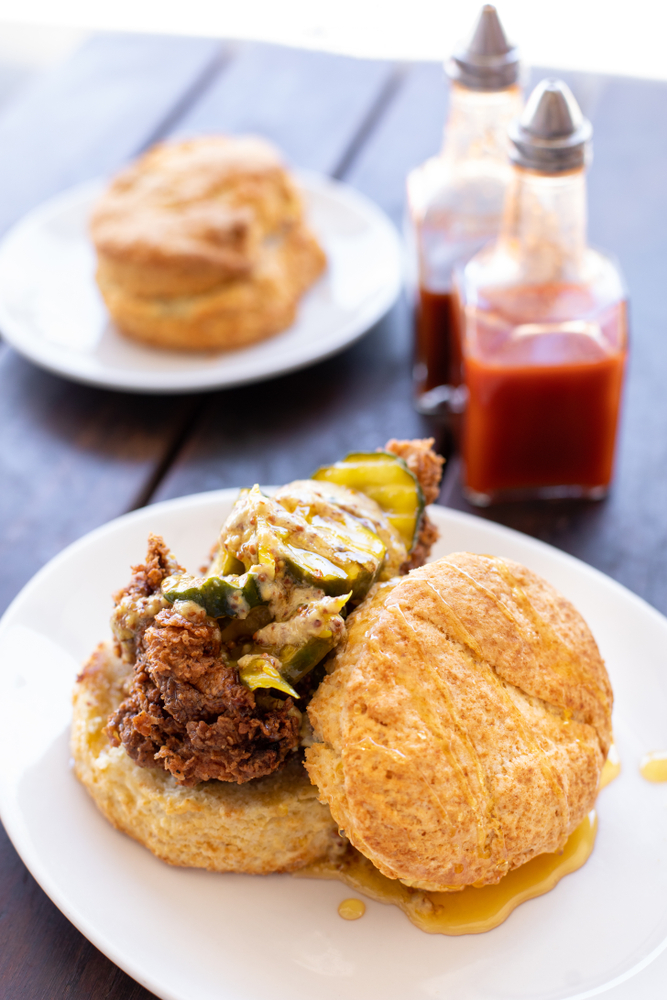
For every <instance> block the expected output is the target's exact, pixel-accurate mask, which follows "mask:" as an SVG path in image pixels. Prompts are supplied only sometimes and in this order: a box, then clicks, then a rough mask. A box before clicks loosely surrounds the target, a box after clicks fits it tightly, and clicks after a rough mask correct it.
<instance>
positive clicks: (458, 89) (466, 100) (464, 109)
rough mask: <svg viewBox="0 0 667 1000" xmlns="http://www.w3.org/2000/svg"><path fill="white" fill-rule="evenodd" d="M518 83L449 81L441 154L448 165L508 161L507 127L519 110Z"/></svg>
mask: <svg viewBox="0 0 667 1000" xmlns="http://www.w3.org/2000/svg"><path fill="white" fill-rule="evenodd" d="M521 106H522V95H521V87H520V86H519V85H518V84H514V86H512V87H508V88H507V89H505V90H469V89H468V88H467V87H462V86H461V84H459V83H452V86H451V96H450V106H449V115H448V117H447V121H446V123H445V130H444V134H443V141H442V150H441V154H440V155H441V157H442V158H443V159H444V160H445V161H447V163H448V165H449V166H452V167H453V166H455V165H456V164H459V163H469V162H470V161H484V160H486V161H495V162H497V163H500V164H503V165H504V164H505V163H506V162H507V129H508V126H509V124H510V122H511V121H512V120H513V119H514V118H516V117H517V116H518V115H519V114H520V113H521Z"/></svg>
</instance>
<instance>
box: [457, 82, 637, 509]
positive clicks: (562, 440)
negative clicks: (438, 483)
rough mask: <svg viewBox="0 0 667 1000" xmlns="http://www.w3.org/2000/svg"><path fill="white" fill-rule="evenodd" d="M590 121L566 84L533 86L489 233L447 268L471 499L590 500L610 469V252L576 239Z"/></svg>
mask: <svg viewBox="0 0 667 1000" xmlns="http://www.w3.org/2000/svg"><path fill="white" fill-rule="evenodd" d="M591 134H592V129H591V126H590V123H589V122H588V121H586V120H585V119H584V118H583V117H582V115H581V112H580V110H579V107H578V105H577V103H576V101H575V99H574V97H573V95H572V93H571V91H570V90H569V88H568V87H567V86H566V84H564V83H562V82H560V81H557V80H556V81H554V80H544V81H543V82H542V83H540V84H539V85H538V86H537V87H536V89H535V90H534V92H533V94H532V95H531V97H530V99H529V101H528V103H527V105H526V108H525V111H524V113H523V115H522V117H521V119H520V120H519V121H517V122H516V123H515V124H514V125H513V126H512V127H511V128H510V139H511V145H510V155H511V159H512V161H513V168H512V171H513V177H512V182H511V185H510V187H509V189H508V192H507V199H506V203H505V210H504V217H503V224H502V229H501V232H500V235H499V237H498V239H497V240H496V241H495V242H494V243H492V244H490V245H488V246H487V247H485V248H484V249H483V250H481V251H480V252H479V253H478V254H476V255H475V256H474V257H473V258H472V259H471V260H470V261H469V262H468V263H467V264H466V265H465V267H464V268H463V269H462V271H461V272H460V273H459V276H458V295H459V298H460V307H461V310H462V346H463V364H464V369H465V384H466V387H467V403H466V411H465V416H464V426H463V441H462V452H463V486H464V492H465V494H466V496H467V497H468V499H469V500H470V501H471V502H472V503H476V504H480V505H486V504H488V503H492V502H496V501H500V500H505V499H514V498H517V499H518V498H526V497H567V496H570V497H587V498H590V499H599V498H601V497H603V496H604V495H605V494H606V493H607V490H608V488H609V484H610V482H611V478H612V470H613V460H614V448H615V441H616V428H617V423H618V413H619V405H620V399H621V389H622V385H623V378H624V372H625V362H626V355H627V338H628V332H627V301H626V295H625V289H624V284H623V280H622V278H621V275H620V273H619V270H618V268H617V266H616V264H615V263H614V262H613V261H612V260H611V259H610V258H609V257H607V256H605V255H604V254H602V253H600V252H599V251H597V250H594V249H592V248H591V247H589V246H588V245H587V242H586V179H585V167H586V161H587V158H588V150H589V146H590V137H591Z"/></svg>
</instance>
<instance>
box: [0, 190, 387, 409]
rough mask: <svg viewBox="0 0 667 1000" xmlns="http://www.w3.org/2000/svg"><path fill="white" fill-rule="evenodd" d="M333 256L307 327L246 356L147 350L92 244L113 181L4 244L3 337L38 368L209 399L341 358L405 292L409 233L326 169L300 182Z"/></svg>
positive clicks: (48, 211) (304, 306)
mask: <svg viewBox="0 0 667 1000" xmlns="http://www.w3.org/2000/svg"><path fill="white" fill-rule="evenodd" d="M298 177H299V182H300V185H301V189H302V192H303V194H304V199H305V203H306V212H307V216H308V219H309V222H310V224H311V225H312V228H313V230H314V232H315V233H316V234H317V236H318V238H319V240H320V242H321V243H322V245H323V247H324V249H325V250H326V253H327V258H328V267H327V270H326V271H325V273H324V275H323V276H322V277H321V278H320V280H319V281H318V282H317V284H315V285H314V286H313V287H312V288H311V289H310V291H309V292H308V293H307V294H306V295H305V297H304V298H303V299H302V301H301V305H300V308H299V314H298V317H297V320H296V322H295V323H294V325H293V326H291V327H290V328H289V329H288V330H284V331H283V332H282V333H279V334H278V335H277V336H275V337H270V338H269V339H268V340H264V341H261V342H260V343H258V344H254V345H252V346H250V347H246V348H243V349H241V350H236V351H225V352H219V351H218V352H207V353H204V354H200V353H197V354H186V353H183V352H180V351H162V350H158V349H157V348H150V347H142V346H141V345H139V344H137V343H134V342H133V341H131V340H128V339H127V338H126V337H123V336H122V335H121V334H120V333H119V332H118V330H117V328H116V327H115V326H114V324H113V323H112V322H111V320H110V319H109V315H108V313H107V311H106V308H105V306H104V303H103V301H102V298H101V296H100V294H99V292H98V290H97V285H96V284H95V279H94V273H95V253H94V250H93V247H92V244H91V242H90V239H89V237H88V217H89V215H90V210H91V206H92V204H93V202H94V200H95V198H96V197H97V195H99V194H100V192H101V191H102V189H103V187H104V184H103V182H101V181H96V182H92V183H88V184H83V185H80V186H79V187H76V188H72V189H71V190H70V191H66V192H65V193H64V194H61V195H58V196H57V197H56V198H53V199H51V200H50V201H48V202H46V203H45V204H43V205H41V206H40V207H39V208H36V209H35V210H34V211H32V212H30V213H29V214H28V215H27V216H26V217H25V218H24V219H22V220H21V222H19V223H18V225H16V226H15V227H14V228H13V229H12V230H11V231H10V232H9V233H8V235H7V236H6V237H5V239H4V241H3V243H2V245H1V246H0V331H2V334H3V335H4V337H5V339H6V340H7V341H9V343H10V344H12V346H13V347H15V348H16V350H17V351H20V353H21V354H24V355H25V356H26V357H27V358H29V359H30V361H34V362H35V364H37V365H41V366H42V367H43V368H48V369H49V370H50V371H53V372H56V374H58V375H64V376H65V377H66V378H70V379H74V380H75V381H77V382H88V383H91V384H93V385H99V386H104V387H105V388H108V389H121V390H124V391H127V392H201V391H203V390H206V389H215V388H221V387H224V386H232V385H240V384H242V383H246V382H258V381H261V380H262V379H266V378H272V377H273V376H274V375H279V374H282V373H284V372H288V371H292V370H294V369H295V368H303V367H305V366H306V365H310V364H313V363H314V362H316V361H320V360H321V359H322V358H326V357H328V356H329V355H331V354H335V353H336V352H337V351H341V350H342V349H343V348H344V347H347V346H348V345H349V344H351V343H352V342H353V341H354V340H356V339H357V338H359V337H361V336H362V334H364V333H365V332H366V331H367V330H369V329H370V328H371V327H372V326H373V324H374V323H376V322H377V321H378V320H379V319H381V318H382V316H384V314H385V313H386V312H387V311H388V310H389V309H390V308H391V306H392V305H393V303H394V301H395V300H396V297H397V296H398V293H399V291H400V288H401V251H400V243H399V238H398V234H397V233H396V230H395V228H394V226H393V225H392V224H391V222H390V221H389V219H388V218H387V217H386V215H385V214H384V213H383V212H382V211H380V209H379V208H377V206H375V205H374V204H373V203H372V202H371V201H369V200H368V199H367V198H364V197H363V196H362V195H360V194H358V193H357V192H355V191H353V190H352V189H351V188H349V187H347V186H346V185H344V184H340V183H338V182H337V181H332V180H328V179H327V178H325V177H320V176H318V175H316V174H308V173H300V174H299V175H298Z"/></svg>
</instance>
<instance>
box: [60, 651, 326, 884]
mask: <svg viewBox="0 0 667 1000" xmlns="http://www.w3.org/2000/svg"><path fill="white" fill-rule="evenodd" d="M130 670H131V667H129V666H128V665H127V664H124V663H122V662H121V660H120V659H119V658H118V657H117V656H116V655H115V654H114V652H113V649H112V646H111V644H102V645H100V646H99V647H98V649H97V650H96V651H95V653H94V654H93V656H92V657H91V658H90V660H89V661H88V663H87V664H86V666H85V667H84V669H83V671H82V673H81V676H80V677H79V679H78V681H77V684H76V687H75V690H74V718H73V723H72V755H73V757H74V764H75V773H76V775H77V777H78V778H79V780H80V781H81V782H82V783H83V784H84V785H85V787H86V789H87V790H88V791H89V792H90V794H91V795H92V797H93V799H94V800H95V803H96V804H97V806H98V808H99V809H100V811H101V812H102V813H103V814H104V815H105V816H106V818H107V819H108V820H109V821H110V822H111V823H112V824H113V825H114V826H115V827H116V828H117V829H119V830H122V831H123V832H124V833H127V834H129V835H130V836H131V837H134V838H135V840H138V841H139V842H140V843H142V844H144V845H145V846H146V847H148V848H149V849H150V850H151V851H152V852H153V853H154V854H156V855H157V856H158V857H159V858H162V859H163V860H164V861H167V862H169V864H172V865H184V866H189V867H194V868H207V869H209V870H211V871H220V872H225V871H235V872H247V873H250V874H268V873H270V872H285V871H293V870H295V869H297V868H301V867H303V866H304V865H307V864H309V863H311V862H313V861H316V860H317V859H322V858H325V857H327V856H335V855H336V854H337V852H339V851H340V850H341V848H342V846H343V841H341V839H340V838H339V837H338V834H337V827H336V825H335V823H334V822H333V820H332V818H331V814H330V813H329V810H328V809H327V807H326V806H324V805H321V804H320V803H319V802H318V801H317V789H316V788H315V787H314V786H313V785H312V784H311V783H310V781H309V779H308V776H307V774H306V772H305V770H304V768H303V767H302V765H301V764H300V763H298V761H296V760H295V761H294V762H293V763H290V764H288V765H287V766H285V767H284V768H283V769H281V770H280V771H278V772H276V773H275V774H273V775H271V776H270V777H267V778H258V779H256V780H255V781H252V782H247V783H246V784H243V785H237V784H234V783H231V782H221V781H209V782H205V783H204V784H200V785H197V786H195V787H194V788H187V787H183V786H181V785H178V784H177V783H176V781H175V780H174V778H173V777H172V776H171V775H169V774H167V773H166V772H165V771H163V770H160V769H158V768H144V767H139V766H138V765H137V764H135V763H134V762H133V761H132V760H131V758H130V757H129V756H128V755H127V754H126V752H125V750H124V749H123V748H122V747H112V746H111V745H110V744H109V741H108V739H107V737H106V735H105V733H104V727H105V726H106V724H107V720H108V717H109V714H110V713H111V712H112V711H114V709H115V708H117V707H118V705H119V703H120V702H121V700H122V698H123V697H124V694H125V691H124V683H125V679H126V677H127V674H128V672H129V671H130Z"/></svg>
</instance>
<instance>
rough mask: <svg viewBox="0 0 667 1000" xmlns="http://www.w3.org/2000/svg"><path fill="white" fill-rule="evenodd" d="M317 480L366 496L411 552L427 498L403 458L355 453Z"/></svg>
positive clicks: (318, 474) (385, 453)
mask: <svg viewBox="0 0 667 1000" xmlns="http://www.w3.org/2000/svg"><path fill="white" fill-rule="evenodd" d="M313 479H315V480H319V481H325V482H329V483H337V484H338V485H339V486H346V487H347V488H348V489H352V490H358V491H359V492H360V493H365V494H366V496H368V497H370V498H371V500H375V502H376V503H377V505H378V507H380V508H381V510H383V511H384V513H385V516H386V518H387V520H388V521H389V523H390V524H392V525H393V526H394V527H395V528H396V530H397V531H398V533H399V535H400V536H401V539H402V540H403V542H404V544H405V547H406V549H407V550H408V552H409V551H410V549H412V548H413V546H414V544H415V542H416V540H417V536H418V534H419V527H420V522H421V519H422V515H423V513H424V495H423V493H422V491H421V487H420V485H419V482H418V480H417V477H416V476H415V475H414V473H412V472H411V471H410V469H408V467H407V465H406V464H405V462H404V461H403V459H402V458H399V457H398V455H394V454H392V453H391V452H388V451H371V452H352V453H351V454H350V455H348V456H347V458H344V459H343V460H342V461H341V462H335V463H334V465H325V466H323V467H322V468H321V469H318V470H317V472H316V473H315V475H314V476H313Z"/></svg>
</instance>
